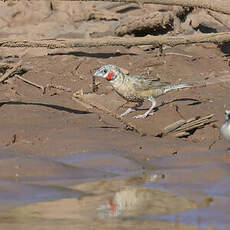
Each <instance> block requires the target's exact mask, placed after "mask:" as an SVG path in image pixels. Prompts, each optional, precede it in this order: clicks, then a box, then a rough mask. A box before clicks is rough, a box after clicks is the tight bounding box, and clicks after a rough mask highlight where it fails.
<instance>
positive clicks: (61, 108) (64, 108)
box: [0, 101, 91, 114]
mask: <svg viewBox="0 0 230 230" xmlns="http://www.w3.org/2000/svg"><path fill="white" fill-rule="evenodd" d="M3 105H37V106H44V107H48V108H52V109H56V110H59V111H65V112H67V113H74V114H89V113H91V112H88V111H81V110H78V109H70V108H68V107H64V106H60V105H52V104H45V103H36V102H21V101H6V102H0V107H1V106H3Z"/></svg>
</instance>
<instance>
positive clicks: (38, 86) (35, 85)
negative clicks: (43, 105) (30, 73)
mask: <svg viewBox="0 0 230 230" xmlns="http://www.w3.org/2000/svg"><path fill="white" fill-rule="evenodd" d="M15 76H16V77H17V78H19V79H20V80H22V81H24V82H26V83H27V84H29V85H32V86H34V87H36V88H39V89H42V91H43V92H44V90H45V87H43V86H41V85H38V84H36V83H34V82H32V81H29V80H27V79H25V78H23V77H21V76H19V75H17V74H16V75H15Z"/></svg>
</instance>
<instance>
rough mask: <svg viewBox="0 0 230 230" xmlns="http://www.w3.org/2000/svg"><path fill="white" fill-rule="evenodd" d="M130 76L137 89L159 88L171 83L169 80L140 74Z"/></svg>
mask: <svg viewBox="0 0 230 230" xmlns="http://www.w3.org/2000/svg"><path fill="white" fill-rule="evenodd" d="M130 78H132V80H131V81H132V85H133V88H134V89H135V90H136V91H145V90H147V91H148V90H151V89H159V88H162V87H165V86H167V85H169V83H167V82H160V81H156V80H154V79H151V78H146V77H143V76H139V75H134V76H130Z"/></svg>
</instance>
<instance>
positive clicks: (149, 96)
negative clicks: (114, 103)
mask: <svg viewBox="0 0 230 230" xmlns="http://www.w3.org/2000/svg"><path fill="white" fill-rule="evenodd" d="M94 76H97V77H102V78H105V79H107V80H108V81H109V82H110V83H111V84H112V86H113V88H114V89H115V91H116V92H117V93H118V94H119V95H120V96H122V97H123V98H124V99H125V100H127V101H131V102H137V103H138V104H137V105H136V106H135V107H132V108H128V109H127V111H126V112H124V113H122V114H121V117H122V116H124V115H126V114H128V113H130V112H132V111H135V110H136V109H137V107H140V106H141V105H142V104H143V102H144V101H145V100H149V101H151V102H152V105H151V107H150V108H149V109H148V111H146V112H145V113H144V114H141V115H137V116H135V118H145V117H147V116H148V115H150V114H151V115H152V113H151V111H152V110H153V109H154V108H155V107H156V100H155V98H157V97H159V96H161V95H163V94H165V93H167V92H169V91H171V90H174V89H182V88H188V87H191V85H189V84H178V85H176V84H170V83H168V82H160V81H156V80H154V79H150V78H146V77H144V76H139V75H126V74H124V73H123V72H122V71H121V70H120V69H119V68H118V67H116V66H114V65H105V66H102V67H101V68H99V69H98V70H97V71H96V72H95V73H94Z"/></svg>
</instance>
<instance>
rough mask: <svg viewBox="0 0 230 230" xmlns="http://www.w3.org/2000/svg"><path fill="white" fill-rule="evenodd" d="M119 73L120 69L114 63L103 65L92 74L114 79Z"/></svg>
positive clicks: (110, 79) (109, 79)
mask: <svg viewBox="0 0 230 230" xmlns="http://www.w3.org/2000/svg"><path fill="white" fill-rule="evenodd" d="M120 73H121V71H120V69H119V68H118V67H116V66H115V65H104V66H102V67H101V68H99V69H98V70H97V71H96V72H95V73H94V76H96V77H102V78H105V79H107V80H108V81H112V80H115V79H116V78H117V77H118V75H119V74H120Z"/></svg>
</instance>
